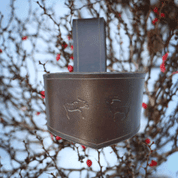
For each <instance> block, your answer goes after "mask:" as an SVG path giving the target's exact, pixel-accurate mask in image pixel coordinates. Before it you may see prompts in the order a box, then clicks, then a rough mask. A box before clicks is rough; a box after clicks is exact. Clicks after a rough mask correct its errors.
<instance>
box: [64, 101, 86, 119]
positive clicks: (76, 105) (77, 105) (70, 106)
mask: <svg viewBox="0 0 178 178" xmlns="http://www.w3.org/2000/svg"><path fill="white" fill-rule="evenodd" d="M63 107H64V108H65V111H66V116H67V118H68V119H69V120H70V117H69V113H68V112H76V111H79V112H80V113H81V117H82V119H85V118H84V116H83V109H89V105H88V102H87V101H85V100H82V99H80V98H78V99H77V101H74V102H72V103H66V104H65V105H63Z"/></svg>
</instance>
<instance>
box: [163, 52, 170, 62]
mask: <svg viewBox="0 0 178 178" xmlns="http://www.w3.org/2000/svg"><path fill="white" fill-rule="evenodd" d="M168 54H169V53H168V52H167V53H166V54H165V55H164V56H163V57H162V60H163V62H165V61H166V60H167V57H168Z"/></svg>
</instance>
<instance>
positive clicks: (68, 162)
mask: <svg viewBox="0 0 178 178" xmlns="http://www.w3.org/2000/svg"><path fill="white" fill-rule="evenodd" d="M27 2H28V1H27V0H16V2H15V7H16V12H17V14H18V16H19V17H20V18H22V19H23V18H25V17H26V16H27V15H28V9H29V6H28V3H27ZM64 2H65V1H64V0H60V1H59V0H47V1H46V5H47V6H51V5H52V4H53V3H56V5H55V8H54V9H55V12H56V13H57V14H58V16H64V14H67V13H68V12H69V9H68V8H67V7H66V6H65V5H64ZM77 2H78V3H77V4H76V8H79V7H81V6H83V4H82V3H80V1H77ZM92 2H93V1H92ZM151 2H152V3H154V1H151ZM175 2H177V1H175ZM9 4H10V0H0V12H1V13H2V14H3V15H4V21H3V25H6V24H7V22H8V19H9V13H10V7H9ZM94 7H95V8H98V7H99V6H98V5H94ZM36 8H38V9H39V6H38V5H37V3H36V2H35V1H34V0H32V9H36ZM118 11H122V9H121V8H118ZM81 12H82V14H83V15H84V17H85V18H92V16H90V15H89V14H88V12H87V11H86V10H85V8H83V10H81ZM127 13H129V12H127ZM100 17H103V18H105V20H106V17H105V16H104V14H103V13H102V11H101V12H100ZM122 17H123V18H124V20H125V22H126V23H127V24H129V21H131V20H129V19H128V17H127V15H126V14H125V12H122ZM129 18H130V19H131V18H132V16H131V14H130V17H129ZM73 19H75V17H73ZM49 21H50V20H49ZM49 21H48V22H49ZM49 23H50V22H49ZM51 24H52V23H51ZM116 26H117V20H114V21H113V24H112V32H113V33H111V36H112V38H113V39H114V38H115V37H114V36H113V35H114V34H115V31H116ZM128 28H129V32H131V31H132V29H131V28H130V25H128ZM149 28H153V27H152V26H151V25H150V26H149ZM33 31H34V29H33V27H32V26H29V33H33ZM61 31H62V34H64V35H65V33H66V32H65V31H63V29H61ZM121 37H122V41H123V42H124V43H123V49H124V54H122V55H123V56H124V58H125V59H127V58H128V55H129V49H128V46H129V40H128V37H127V36H126V35H125V31H124V30H123V29H121ZM64 39H66V41H67V36H64ZM133 40H134V39H133ZM171 42H172V43H175V41H174V40H172V41H171ZM1 44H2V39H1V38H0V46H1ZM106 44H108V41H106ZM114 44H115V45H114V47H115V52H116V56H117V57H118V56H120V55H121V54H120V48H119V47H118V45H117V42H116V41H114ZM38 45H39V46H40V48H41V51H43V44H41V43H40V42H39V43H38ZM54 46H55V44H54ZM23 47H24V49H26V50H27V51H28V50H30V49H31V46H30V43H29V42H28V40H26V41H24V42H23ZM11 50H12V53H13V46H12V49H11ZM44 50H45V47H44ZM54 50H55V51H56V53H57V52H58V51H57V49H56V48H55V49H54ZM169 51H170V54H171V52H173V49H171V48H169ZM2 55H4V54H2ZM142 56H143V57H144V65H146V64H147V63H148V61H149V53H148V51H147V49H146V42H145V44H144V52H143V53H142ZM55 57H56V56H53V55H51V56H50V55H49V56H46V55H43V54H38V55H36V56H35V60H36V61H38V60H40V61H41V62H42V63H43V62H46V61H47V60H48V59H49V58H54V61H55V62H57V61H56V59H55ZM121 59H122V58H121ZM14 61H15V62H18V61H17V58H16V57H14ZM59 62H60V61H59ZM161 62H162V59H161V57H160V58H159V59H158V60H157V63H158V64H159V65H160V64H161ZM72 63H73V61H71V62H70V64H72ZM46 66H47V70H49V71H50V72H51V73H55V72H68V70H67V68H66V69H63V70H59V68H58V67H56V68H55V67H52V66H50V65H46ZM115 67H116V66H114V68H115ZM124 67H125V68H126V69H129V65H125V66H124ZM133 67H134V66H133ZM28 69H29V71H30V83H32V84H33V85H34V86H35V85H36V83H40V82H41V85H40V86H38V89H39V91H40V90H44V82H43V74H45V72H43V67H42V66H38V69H39V70H38V74H37V75H38V78H37V81H35V78H36V74H35V72H33V71H34V66H33V64H32V62H31V61H30V60H29V61H28ZM2 71H3V72H1V73H0V74H4V69H3V70H2ZM22 73H23V75H24V76H25V75H26V73H27V71H26V70H23V69H22ZM159 73H160V69H153V70H152V73H151V79H150V80H149V85H148V88H149V91H152V90H153V84H154V82H155V81H156V80H157V78H158V75H159ZM7 75H8V74H7ZM145 79H147V75H146V77H145ZM177 81H178V74H177V75H174V76H173V83H175V82H177ZM143 102H145V103H147V102H148V98H147V96H146V95H143ZM176 102H177V97H174V100H173V101H171V102H169V105H168V108H169V109H168V110H167V111H166V116H168V115H169V114H170V113H171V112H172V110H174V108H175V106H176ZM43 108H44V109H45V107H43ZM143 110H144V109H143V108H142V112H141V128H140V130H139V132H142V131H143V130H144V128H145V125H146V119H145V118H144V115H143ZM4 112H5V111H4ZM34 117H38V118H37V123H38V124H39V125H44V128H45V129H47V127H46V126H45V124H46V120H45V115H44V114H40V115H39V116H34ZM176 127H177V125H175V128H173V129H172V133H175V131H174V130H175V129H176ZM0 130H1V128H0ZM173 131H174V132H173ZM170 133H171V132H170ZM0 136H1V135H0ZM17 136H18V137H19V138H22V137H24V138H25V136H26V135H25V134H24V135H23V136H22V135H21V134H20V133H17ZM44 136H46V138H45V139H44V142H45V144H46V145H47V146H48V145H51V144H52V141H51V138H50V137H49V134H45V133H44ZM152 141H153V140H152ZM12 145H13V147H18V148H20V147H21V146H22V147H23V145H22V144H20V143H16V142H13V141H12ZM76 145H77V146H79V145H80V144H76ZM121 145H122V144H121ZM170 145H172V144H167V145H166V147H164V148H163V149H161V150H158V151H157V152H158V153H164V152H165V151H166V150H167V151H168V150H170V149H171V148H170ZM34 148H36V149H35V150H36V151H38V152H41V151H42V149H41V148H40V146H38V145H34ZM154 148H155V145H153V146H152V149H154ZM79 150H80V151H82V148H81V149H79ZM103 151H104V153H105V155H106V160H107V162H108V163H109V166H114V165H116V164H117V163H118V162H117V158H116V156H115V155H114V153H110V152H111V151H112V150H111V148H110V147H105V148H104V149H103ZM86 152H87V154H89V155H90V156H89V159H91V160H92V162H93V164H92V168H93V169H94V170H96V171H98V170H99V166H98V163H97V157H98V155H97V152H96V151H95V150H94V149H92V148H87V150H86ZM124 153H125V149H122V148H121V149H120V151H119V155H120V156H122V155H123V154H124ZM18 156H19V157H21V159H22V160H23V158H24V156H26V155H23V154H22V153H19V155H18ZM0 157H1V162H2V164H3V165H4V167H6V168H9V167H11V165H10V162H9V160H10V158H9V156H8V154H7V153H6V152H5V151H4V150H2V149H1V148H0ZM57 158H58V165H59V167H63V168H81V167H87V165H86V159H84V163H80V162H79V161H77V160H78V156H77V153H76V151H73V150H72V149H71V148H65V149H63V150H62V151H60V152H59V154H58V156H57ZM177 160H178V153H174V154H172V155H171V156H169V157H168V158H167V162H165V163H163V164H162V165H161V166H160V167H159V168H158V171H157V174H158V175H167V176H168V177H170V178H176V177H178V174H177V176H176V172H177V171H178V166H177ZM107 162H106V161H105V158H104V157H103V155H101V165H102V166H107ZM33 164H35V163H33ZM44 164H45V163H44ZM14 166H17V164H16V163H14ZM141 170H142V172H143V173H144V171H143V169H141ZM82 173H83V174H82V177H85V175H86V171H83V172H82ZM90 175H91V176H94V175H95V174H90ZM48 177H50V176H49V175H48V174H46V173H44V174H43V175H41V176H40V177H39V178H48ZM75 177H79V173H77V172H73V173H71V174H70V176H69V178H75Z"/></svg>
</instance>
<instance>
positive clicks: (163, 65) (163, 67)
mask: <svg viewBox="0 0 178 178" xmlns="http://www.w3.org/2000/svg"><path fill="white" fill-rule="evenodd" d="M160 69H161V72H165V71H166V68H165V64H164V62H163V63H162V64H161V65H160Z"/></svg>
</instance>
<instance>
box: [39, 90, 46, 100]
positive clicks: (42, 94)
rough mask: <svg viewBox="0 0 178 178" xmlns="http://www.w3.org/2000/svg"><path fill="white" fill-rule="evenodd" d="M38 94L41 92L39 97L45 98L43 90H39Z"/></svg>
mask: <svg viewBox="0 0 178 178" xmlns="http://www.w3.org/2000/svg"><path fill="white" fill-rule="evenodd" d="M40 94H41V97H42V98H43V99H44V98H45V91H41V92H40Z"/></svg>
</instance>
